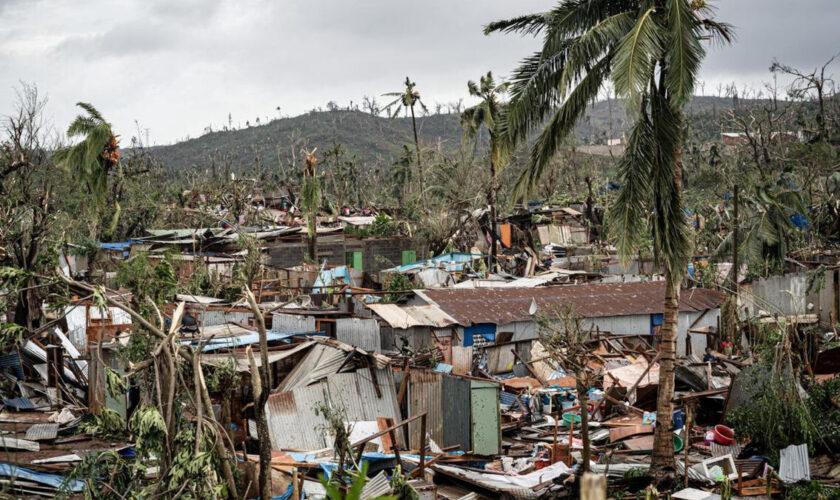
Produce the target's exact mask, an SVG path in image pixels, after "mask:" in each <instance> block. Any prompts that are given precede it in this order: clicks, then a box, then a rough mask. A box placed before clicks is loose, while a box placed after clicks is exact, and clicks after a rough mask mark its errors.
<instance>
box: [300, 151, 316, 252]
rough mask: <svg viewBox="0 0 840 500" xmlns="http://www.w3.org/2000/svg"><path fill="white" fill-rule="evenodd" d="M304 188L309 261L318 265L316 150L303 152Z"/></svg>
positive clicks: (302, 202)
mask: <svg viewBox="0 0 840 500" xmlns="http://www.w3.org/2000/svg"><path fill="white" fill-rule="evenodd" d="M303 161H304V168H303V187H301V190H300V204H301V208H302V209H303V211H304V213H305V214H306V232H307V235H308V236H309V260H311V261H312V263H313V264H318V208H320V206H321V184H320V181H319V180H318V169H317V164H318V158H316V157H315V150H314V149H313V150H312V151H304V152H303Z"/></svg>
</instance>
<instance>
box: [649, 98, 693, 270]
mask: <svg viewBox="0 0 840 500" xmlns="http://www.w3.org/2000/svg"><path fill="white" fill-rule="evenodd" d="M650 109H651V117H652V119H651V123H652V124H653V140H654V142H655V145H656V161H655V162H654V163H653V165H652V166H653V170H652V171H651V179H652V182H653V185H654V186H655V187H654V190H653V202H654V205H653V208H654V213H653V227H652V229H653V236H654V247H655V249H656V253H657V257H658V259H659V260H661V262H662V263H663V264H664V265H665V266H666V268H668V269H669V270H670V271H671V275H672V276H681V275H682V273H683V272H685V266H686V265H687V264H688V260H689V257H690V255H691V238H690V237H689V231H688V225H687V224H686V221H685V213H684V212H683V206H682V193H681V185H680V184H681V182H682V181H681V179H680V174H681V171H680V169H678V168H677V166H678V162H681V160H680V158H679V156H680V149H681V148H680V145H681V136H682V120H681V119H680V116H679V112H677V111H675V110H674V108H673V107H672V106H671V103H670V102H669V101H668V100H667V99H666V98H665V96H663V95H661V94H660V93H654V94H653V95H652V96H651V106H650Z"/></svg>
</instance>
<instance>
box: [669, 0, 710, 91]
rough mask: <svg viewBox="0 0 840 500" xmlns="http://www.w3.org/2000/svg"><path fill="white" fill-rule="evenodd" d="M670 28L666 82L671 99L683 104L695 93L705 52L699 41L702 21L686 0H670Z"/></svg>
mask: <svg viewBox="0 0 840 500" xmlns="http://www.w3.org/2000/svg"><path fill="white" fill-rule="evenodd" d="M667 29H668V36H667V44H666V48H665V58H666V64H667V65H668V71H667V72H666V73H665V85H666V87H667V89H668V94H669V97H670V98H671V102H672V103H673V104H674V105H675V106H677V107H681V106H683V105H684V104H686V103H687V102H688V101H689V100H690V99H691V96H692V95H694V83H695V82H696V81H697V73H698V72H699V70H700V61H701V60H702V59H703V56H704V55H705V53H706V51H705V50H704V49H703V46H702V45H700V35H701V30H702V25H701V24H700V23H699V22H698V21H697V19H696V18H695V17H694V15H693V13H692V12H691V6H689V5H688V2H687V0H669V1H668V20H667Z"/></svg>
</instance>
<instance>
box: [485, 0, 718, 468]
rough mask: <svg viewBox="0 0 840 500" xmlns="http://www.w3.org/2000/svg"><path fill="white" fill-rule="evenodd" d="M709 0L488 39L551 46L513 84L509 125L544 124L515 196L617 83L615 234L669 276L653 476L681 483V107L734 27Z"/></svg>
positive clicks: (564, 11)
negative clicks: (676, 416) (620, 103)
mask: <svg viewBox="0 0 840 500" xmlns="http://www.w3.org/2000/svg"><path fill="white" fill-rule="evenodd" d="M708 14H709V7H708V6H707V5H706V2H705V1H703V0H691V1H689V0H563V1H561V2H560V3H559V4H558V5H557V7H555V8H554V9H553V10H551V11H549V12H545V13H540V14H534V15H526V16H521V17H518V18H515V19H510V20H506V21H499V22H495V23H492V24H490V25H489V26H487V27H486V28H485V32H486V33H491V32H496V31H501V32H517V33H522V34H531V35H537V34H542V35H543V47H542V50H540V51H538V52H536V53H534V54H533V55H531V56H528V57H527V58H525V59H524V60H523V61H522V63H521V65H520V67H519V68H518V69H517V70H516V72H515V73H514V76H513V81H512V86H511V94H512V95H511V100H510V103H509V105H508V106H509V110H508V113H507V119H506V124H507V127H508V135H509V138H510V139H511V140H512V141H513V142H518V141H523V140H524V139H525V138H526V136H527V134H528V132H530V131H532V130H534V129H536V128H538V127H542V131H541V132H540V134H539V135H538V137H537V139H536V142H535V143H534V145H533V147H532V148H531V151H530V155H529V159H528V163H527V166H526V168H525V170H524V171H523V173H522V175H521V176H520V178H519V180H518V182H517V185H516V188H517V192H518V193H519V194H520V195H524V194H525V193H528V192H530V191H532V190H533V189H534V187H535V186H536V184H537V182H538V181H539V178H540V175H541V174H542V172H543V170H544V169H545V166H546V165H547V164H548V163H549V160H550V159H551V157H552V156H553V155H554V154H555V153H556V152H557V150H558V149H559V147H560V145H561V142H562V141H563V139H564V138H566V137H567V136H568V135H569V134H570V133H571V132H572V131H573V129H574V126H575V124H576V122H577V121H578V120H579V119H580V118H581V117H582V116H583V114H584V112H585V111H586V107H587V105H588V104H589V103H590V102H591V101H593V100H595V99H596V98H597V96H598V94H599V92H601V91H602V90H603V89H604V87H605V86H606V84H607V83H608V81H610V80H611V81H612V84H613V87H614V88H615V91H616V94H617V96H618V97H620V98H623V99H624V100H625V104H626V107H627V111H628V113H627V114H628V121H630V122H631V123H633V127H632V131H631V133H630V138H629V141H628V144H627V148H626V150H625V153H624V155H623V156H622V158H621V160H620V162H619V175H620V177H621V181H622V182H621V189H620V191H619V194H618V198H617V200H616V202H615V204H614V206H613V207H612V209H611V213H610V217H611V222H612V223H611V227H612V228H614V230H615V234H616V237H617V240H618V241H617V246H618V249H619V252H620V253H621V254H622V256H623V257H624V258H627V257H629V256H630V255H632V254H633V252H634V251H635V250H636V249H637V248H639V247H640V246H641V245H642V244H643V243H645V238H644V236H645V235H646V234H647V233H648V231H650V232H651V233H652V235H653V245H654V250H655V255H656V257H657V260H658V262H660V263H661V264H662V265H663V267H664V270H665V281H666V292H665V304H664V312H665V315H664V316H665V318H664V325H663V326H662V329H661V348H660V349H661V357H660V378H659V394H658V399H657V418H658V423H657V427H656V431H655V436H654V438H655V442H654V450H653V456H652V473H653V474H654V477H655V478H656V479H657V480H658V481H661V480H663V479H667V478H670V477H673V470H674V448H673V444H672V443H673V439H672V437H671V421H672V414H673V404H672V403H671V399H672V398H673V393H674V359H675V356H676V341H677V320H678V316H679V292H680V286H681V284H682V280H683V274H684V271H685V269H686V265H687V262H688V258H689V255H690V253H691V240H690V238H689V235H688V228H687V225H686V223H685V217H684V215H683V210H682V181H681V173H682V162H681V158H680V157H681V149H682V140H681V136H682V110H683V108H684V106H685V105H686V103H687V102H688V101H689V100H690V99H691V95H692V92H693V90H694V85H695V82H696V80H697V72H698V70H699V68H700V63H701V61H702V59H703V57H704V55H705V51H704V49H703V46H702V45H701V40H702V39H704V38H712V39H714V40H717V41H720V42H726V41H729V40H730V28H729V26H728V25H726V24H722V23H718V22H716V21H714V20H712V19H710V18H708V17H706V16H707V15H708Z"/></svg>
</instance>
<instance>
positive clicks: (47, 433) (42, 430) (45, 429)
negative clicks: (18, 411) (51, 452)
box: [26, 424, 58, 441]
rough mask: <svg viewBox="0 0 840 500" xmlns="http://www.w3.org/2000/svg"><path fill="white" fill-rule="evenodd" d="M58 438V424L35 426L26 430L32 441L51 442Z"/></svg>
mask: <svg viewBox="0 0 840 500" xmlns="http://www.w3.org/2000/svg"><path fill="white" fill-rule="evenodd" d="M57 436H58V424H35V425H33V426H32V427H30V428H29V429H27V430H26V439H28V440H30V441H49V440H51V439H55V438H56V437H57Z"/></svg>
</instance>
